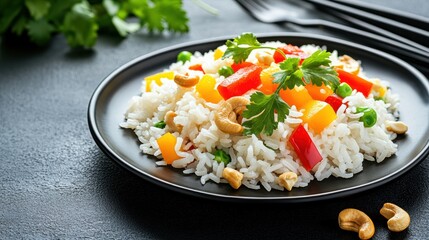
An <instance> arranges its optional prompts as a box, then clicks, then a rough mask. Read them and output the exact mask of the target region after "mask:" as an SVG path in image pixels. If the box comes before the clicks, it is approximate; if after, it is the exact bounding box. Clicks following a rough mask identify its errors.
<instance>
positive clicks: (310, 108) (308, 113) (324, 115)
mask: <svg viewBox="0 0 429 240" xmlns="http://www.w3.org/2000/svg"><path fill="white" fill-rule="evenodd" d="M303 109H304V112H303V116H302V117H301V119H302V121H303V122H304V123H307V124H308V128H309V129H312V130H313V131H314V132H315V133H321V132H322V131H323V130H324V129H325V128H326V127H327V126H329V124H331V123H332V122H333V121H334V120H335V119H336V118H337V115H336V113H335V111H334V109H333V108H332V107H331V105H329V104H328V103H326V102H323V101H318V100H312V101H309V102H308V103H307V104H305V105H304V107H303Z"/></svg>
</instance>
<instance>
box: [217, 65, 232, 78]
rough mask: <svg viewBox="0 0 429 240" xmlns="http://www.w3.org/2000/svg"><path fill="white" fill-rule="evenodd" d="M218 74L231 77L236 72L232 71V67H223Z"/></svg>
mask: <svg viewBox="0 0 429 240" xmlns="http://www.w3.org/2000/svg"><path fill="white" fill-rule="evenodd" d="M217 72H218V73H219V75H221V76H224V77H229V76H231V75H232V74H233V73H234V70H232V68H231V67H230V66H223V67H221V68H219V70H218V71H217Z"/></svg>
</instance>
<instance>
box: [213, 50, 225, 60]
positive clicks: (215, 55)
mask: <svg viewBox="0 0 429 240" xmlns="http://www.w3.org/2000/svg"><path fill="white" fill-rule="evenodd" d="M222 56H223V51H222V49H220V48H216V50H215V51H214V53H213V59H214V60H218V59H219V58H221V57H222Z"/></svg>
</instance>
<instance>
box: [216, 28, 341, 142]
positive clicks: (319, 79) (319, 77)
mask: <svg viewBox="0 0 429 240" xmlns="http://www.w3.org/2000/svg"><path fill="white" fill-rule="evenodd" d="M226 46H227V50H226V51H225V54H224V58H228V57H232V59H233V60H234V62H242V61H245V60H246V59H247V57H248V56H249V55H250V53H251V52H252V51H253V50H255V49H261V48H268V49H275V48H271V47H267V46H263V45H261V43H259V41H258V40H257V39H256V37H255V36H254V35H253V34H252V33H244V34H242V35H241V36H239V37H237V38H235V39H234V40H233V41H231V40H228V41H227V42H226ZM275 50H276V51H279V52H280V53H281V54H283V55H284V53H283V52H282V51H280V50H277V49H275ZM330 55H331V53H329V52H327V51H325V50H317V51H316V52H314V53H313V54H312V55H311V56H310V57H308V58H306V59H305V60H304V61H303V62H302V64H301V65H300V64H299V62H300V59H299V58H293V57H290V58H286V60H284V61H283V62H281V63H280V64H279V68H280V69H281V70H280V71H279V72H276V73H274V74H273V77H274V80H273V82H274V83H277V84H278V87H277V89H276V91H275V92H274V93H273V94H270V95H266V94H263V93H262V92H255V93H253V94H252V95H251V96H250V104H249V105H247V108H246V110H245V111H244V112H243V117H245V118H246V119H248V120H247V121H245V122H244V123H243V126H244V127H245V130H244V134H246V135H250V134H259V133H264V134H267V135H271V134H272V133H273V131H274V130H275V129H277V127H278V123H279V122H283V121H284V120H285V119H286V116H287V115H288V114H289V108H290V107H289V105H287V103H285V102H284V101H283V100H282V99H281V98H280V96H279V92H280V90H282V89H283V90H286V89H287V88H289V89H293V88H294V87H295V86H304V85H306V84H310V83H311V84H315V85H316V86H321V85H322V84H325V85H327V86H330V87H331V88H332V89H333V90H334V91H335V89H336V88H337V86H338V85H339V79H338V74H337V72H336V71H335V70H334V69H333V68H332V67H330V63H331V61H330V60H329V57H330ZM276 113H277V115H276Z"/></svg>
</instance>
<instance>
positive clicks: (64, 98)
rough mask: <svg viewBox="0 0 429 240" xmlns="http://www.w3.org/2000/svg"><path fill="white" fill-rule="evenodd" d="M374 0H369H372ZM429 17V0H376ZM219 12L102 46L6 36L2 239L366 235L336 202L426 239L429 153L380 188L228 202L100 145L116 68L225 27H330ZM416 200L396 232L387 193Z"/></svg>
mask: <svg viewBox="0 0 429 240" xmlns="http://www.w3.org/2000/svg"><path fill="white" fill-rule="evenodd" d="M368 1H369V0H368ZM373 2H374V3H376V4H380V5H383V6H390V7H392V8H397V9H401V10H404V11H407V12H410V14H420V15H423V16H426V17H429V4H428V3H427V1H426V0H408V1H406V3H405V2H404V1H402V0H394V1H393V0H374V1H373ZM210 4H212V5H213V6H214V7H216V8H217V9H219V10H220V14H219V15H218V16H213V15H210V14H208V13H206V12H204V11H202V10H201V9H200V8H198V7H197V6H196V5H194V4H193V3H192V1H185V8H186V10H187V11H188V14H189V17H190V32H189V33H187V34H171V35H163V36H152V35H148V34H144V33H141V34H137V35H135V36H132V37H129V38H127V39H125V40H120V39H117V38H114V37H109V36H101V37H100V38H99V40H98V43H97V45H96V47H95V48H94V50H93V51H90V52H75V51H70V49H69V48H68V46H67V44H66V42H65V39H64V38H63V37H61V36H56V37H55V38H54V39H53V41H52V42H51V44H50V45H49V46H48V47H47V48H43V49H34V48H29V47H22V46H19V45H15V44H14V43H10V42H6V41H4V40H0V44H1V47H0V123H1V124H0V238H1V239H70V238H95V239H279V238H281V239H357V236H356V234H355V233H351V232H345V231H342V230H340V229H339V228H338V224H337V216H338V212H339V211H341V210H342V209H343V208H346V207H355V208H358V209H361V210H363V211H365V212H366V213H368V214H369V215H371V216H372V217H373V221H374V223H375V225H376V228H377V229H376V235H375V237H374V239H427V234H428V233H429V230H428V227H427V226H428V224H429V200H428V197H429V186H428V184H429V181H428V176H429V169H428V168H429V161H427V160H428V159H427V158H428V157H426V159H425V161H423V162H422V163H421V164H419V165H417V166H416V167H414V168H413V169H412V170H410V171H409V172H407V173H405V174H404V175H402V176H400V177H399V178H397V179H395V180H393V181H391V182H389V183H387V184H385V185H383V186H381V187H377V188H375V189H373V190H369V191H365V192H363V193H361V194H357V195H353V196H349V197H343V198H339V199H334V200H329V201H322V202H312V203H301V204H277V203H276V204H267V203H245V202H244V203H229V202H219V201H213V200H208V199H202V198H197V197H193V196H189V195H185V194H181V193H177V192H174V191H171V190H167V189H164V188H160V187H159V186H157V185H154V184H152V183H149V182H148V181H145V180H143V179H142V178H140V177H138V176H136V175H134V174H133V173H131V172H129V171H127V170H125V169H123V168H122V167H120V166H119V165H117V164H116V163H115V162H114V161H112V160H111V159H109V158H108V157H107V156H106V155H105V154H104V153H103V152H102V151H101V150H100V149H99V148H98V146H97V145H96V144H95V142H94V140H93V138H92V137H91V134H90V132H89V129H88V124H87V106H88V102H89V100H90V97H91V94H92V93H93V91H94V89H95V88H96V87H97V85H98V84H99V83H100V82H101V81H102V79H103V78H104V77H106V76H107V75H108V74H109V73H110V72H112V71H113V70H115V69H116V68H118V67H119V66H121V65H122V64H125V63H126V62H128V61H130V60H132V59H134V58H136V57H138V56H141V55H143V54H146V53H149V52H152V51H154V50H158V49H160V48H163V47H167V46H171V45H174V44H178V43H183V42H187V41H192V40H199V39H206V38H211V37H215V36H220V35H238V34H240V33H241V32H245V31H250V32H255V33H264V32H279V31H303V32H314V33H320V34H325V35H331V36H338V37H341V38H344V39H347V36H341V35H334V33H332V32H329V31H326V30H323V29H316V28H310V29H302V28H298V27H294V26H290V25H269V24H263V23H260V22H257V21H255V20H254V19H253V18H251V17H250V16H248V15H247V14H246V13H245V12H244V11H243V10H242V9H241V8H240V7H239V6H238V5H237V4H236V3H235V2H234V1H226V0H222V1H210ZM387 201H391V202H395V203H397V204H398V205H401V206H402V207H403V208H405V209H407V210H408V211H409V213H410V216H411V226H410V227H409V229H408V230H406V231H405V232H402V233H391V232H389V231H388V230H387V228H386V226H385V224H386V223H385V220H384V219H383V217H381V215H379V214H378V210H379V208H380V207H381V205H382V204H383V203H384V202H387Z"/></svg>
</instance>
